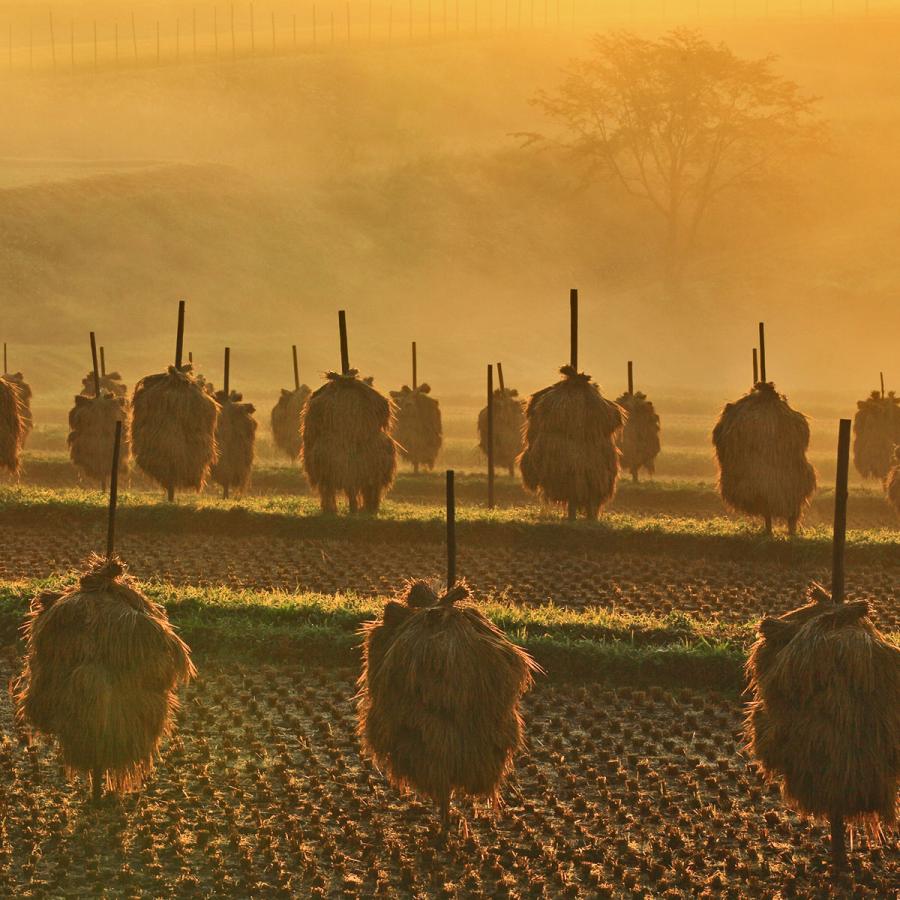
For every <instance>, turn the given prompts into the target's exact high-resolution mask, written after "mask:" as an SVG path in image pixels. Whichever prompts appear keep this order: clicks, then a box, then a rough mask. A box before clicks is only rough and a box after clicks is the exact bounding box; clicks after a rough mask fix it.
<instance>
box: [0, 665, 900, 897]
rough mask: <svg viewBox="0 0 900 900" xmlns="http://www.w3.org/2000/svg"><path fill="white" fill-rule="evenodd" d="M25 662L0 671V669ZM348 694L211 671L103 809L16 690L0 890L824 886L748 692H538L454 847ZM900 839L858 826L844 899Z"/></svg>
mask: <svg viewBox="0 0 900 900" xmlns="http://www.w3.org/2000/svg"><path fill="white" fill-rule="evenodd" d="M17 667H18V661H17V660H16V659H15V658H14V657H12V656H7V657H5V658H4V659H3V660H2V662H0V671H2V675H3V677H4V679H6V678H8V677H10V676H11V675H12V674H13V673H14V672H15V671H16V670H17ZM354 690H355V688H354V683H353V673H347V674H334V673H326V672H318V671H314V672H308V671H307V672H303V671H301V670H292V669H289V668H266V669H264V670H262V671H259V670H258V669H249V668H241V667H236V666H230V667H229V669H228V671H224V670H220V669H215V668H210V669H208V670H204V667H203V665H202V660H201V676H200V679H199V680H198V681H197V682H196V683H195V684H194V685H193V686H191V687H190V688H189V689H188V690H187V692H186V698H185V705H184V709H183V711H182V713H181V715H180V723H179V732H178V735H177V736H176V737H174V738H173V739H172V740H170V742H169V743H168V745H167V746H166V747H165V748H164V751H163V756H162V760H161V763H160V765H159V766H158V768H157V770H156V772H155V774H154V775H153V776H152V777H151V779H150V781H149V782H148V783H147V784H146V785H145V788H144V789H143V790H142V791H141V792H140V793H138V794H134V795H130V796H128V797H126V798H125V799H124V800H123V801H121V802H118V801H109V800H108V801H107V802H106V803H105V805H104V806H103V807H101V808H99V809H95V808H93V807H92V806H91V805H90V804H89V803H88V801H87V794H88V789H87V786H86V784H85V783H83V782H80V783H76V784H73V785H69V784H66V783H65V781H64V778H63V775H62V772H61V768H60V765H59V763H58V759H57V757H56V755H55V752H54V751H53V750H52V749H51V748H49V747H47V746H28V745H27V742H26V739H25V735H23V734H22V733H21V732H19V731H18V730H17V729H16V727H15V725H14V722H13V717H12V711H11V709H10V704H9V699H8V697H6V696H4V698H3V700H2V702H0V723H2V728H3V734H4V735H5V737H4V738H3V739H2V741H0V757H2V765H0V786H2V796H3V798H4V803H5V809H4V816H3V817H2V819H0V822H2V825H0V893H2V894H3V895H5V896H18V897H43V896H53V897H76V896H84V895H85V894H86V893H87V892H90V893H91V894H92V895H93V896H129V897H179V896H181V897H197V896H222V897H298V896H303V897H325V896H328V897H342V896H343V897H361V896H392V897H414V896H424V895H427V896H445V897H457V896H458V897H462V896H466V897H472V896H475V897H479V896H489V897H603V896H617V897H621V896H633V897H647V898H649V897H669V898H677V897H695V896H726V897H747V896H753V897H762V896H775V895H776V894H778V895H779V896H795V895H801V896H813V895H815V896H827V895H828V894H827V889H826V888H824V887H823V885H825V884H827V879H826V872H827V838H826V830H825V828H824V827H822V826H820V825H814V824H809V823H806V822H803V821H801V820H799V819H798V818H797V817H796V816H795V815H793V814H792V813H790V812H786V811H784V810H783V808H782V805H781V803H780V802H779V800H778V798H777V796H775V794H774V793H773V792H772V791H771V790H769V789H768V788H767V787H766V786H765V784H764V783H763V782H762V781H761V779H760V777H759V776H758V774H757V773H756V771H755V769H754V768H753V767H752V765H750V764H749V763H748V762H747V761H746V760H745V759H744V758H743V756H742V755H741V752H740V749H739V736H738V734H739V730H740V717H741V710H740V704H739V702H738V700H737V699H736V698H732V697H728V696H723V695H717V694H715V693H704V694H698V693H694V692H689V691H680V692H678V693H676V694H671V693H669V692H666V691H663V690H657V689H651V690H649V691H646V692H645V691H638V690H631V689H622V688H620V689H619V690H617V691H614V690H605V689H597V688H596V687H591V688H590V689H585V688H579V687H556V686H551V685H549V684H546V683H544V684H539V685H538V687H537V688H536V689H535V691H534V692H533V693H532V695H531V696H530V698H529V700H528V703H527V709H526V722H527V730H528V735H529V750H528V752H526V753H525V754H524V756H522V757H521V758H520V759H519V761H518V765H517V769H516V776H515V779H514V781H513V782H512V783H511V784H510V785H509V786H508V787H507V788H506V789H505V791H504V795H503V801H504V804H505V806H504V808H502V809H500V810H499V811H498V812H497V813H496V814H492V813H491V812H490V811H488V810H486V809H479V810H474V809H473V808H472V807H471V805H470V804H468V803H463V804H461V805H460V806H458V808H457V809H458V812H459V813H461V814H462V816H464V818H465V821H466V824H467V830H466V827H464V826H463V824H462V822H461V821H459V819H457V821H456V822H455V823H454V828H453V830H452V833H451V836H450V837H449V839H448V840H447V842H446V844H445V845H444V844H442V843H441V841H440V840H439V838H438V835H437V832H436V827H435V817H434V815H433V814H432V810H431V809H430V807H429V806H427V805H425V804H422V803H420V802H418V801H416V800H414V799H412V798H409V797H405V796H400V795H398V794H397V793H396V792H395V791H394V790H393V789H391V788H390V787H389V786H388V785H387V784H386V782H385V781H384V779H383V778H382V777H381V775H380V774H379V773H378V772H377V771H376V770H375V769H374V768H373V767H372V766H371V765H370V764H369V763H368V762H365V761H363V760H361V759H360V756H359V751H358V742H357V739H356V736H355V717H354V709H353V704H352V696H353V694H354ZM897 849H898V848H897V845H896V843H894V844H888V845H886V846H880V845H871V844H869V842H868V841H867V840H866V838H865V837H864V836H862V835H858V836H857V844H856V849H855V851H854V854H853V865H852V868H851V874H850V876H849V877H848V880H847V881H846V882H845V884H843V885H842V887H841V890H842V891H846V892H847V894H846V895H847V896H850V895H852V896H854V897H869V896H871V897H888V896H892V892H893V891H894V890H895V889H896V888H897V887H898V881H897V878H898V874H897V869H896V867H895V866H894V865H893V863H892V860H893V861H894V862H895V861H896V853H897ZM97 885H103V886H105V887H104V888H103V889H101V892H100V894H99V895H98V894H95V891H96V889H97V888H96V886H97ZM778 892H781V893H778ZM840 895H842V896H843V894H840Z"/></svg>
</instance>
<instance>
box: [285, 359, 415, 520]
mask: <svg viewBox="0 0 900 900" xmlns="http://www.w3.org/2000/svg"><path fill="white" fill-rule="evenodd" d="M325 379H326V380H325V384H323V385H322V386H321V387H320V388H318V389H317V390H315V391H314V392H313V393H312V395H311V396H310V398H309V400H308V401H307V404H306V412H305V413H304V416H303V428H302V435H301V437H302V444H303V467H304V469H305V471H306V475H307V478H308V479H309V483H310V485H311V486H312V487H313V489H315V490H316V491H318V494H319V498H320V501H321V504H322V510H323V511H324V512H335V511H336V510H337V500H336V497H337V493H338V492H339V491H343V492H344V493H345V494H346V495H347V501H348V503H349V507H350V511H351V512H356V511H357V510H358V509H359V508H360V506H362V508H363V509H365V510H366V511H367V512H371V513H375V512H377V511H378V508H379V506H380V504H381V498H382V497H383V495H384V493H385V492H386V491H387V490H388V488H390V486H391V485H392V484H393V481H394V474H395V472H396V470H397V459H396V452H395V445H394V441H393V440H392V438H391V436H390V432H391V428H392V426H393V422H394V410H393V404H392V403H391V401H390V400H389V399H388V398H387V397H385V396H384V394H382V393H380V392H379V391H377V390H376V389H375V388H374V387H373V386H372V380H371V379H362V378H360V377H359V375H358V373H357V371H356V369H350V370H348V372H347V373H346V374H345V375H341V374H339V373H338V372H328V373H327V374H326V376H325Z"/></svg>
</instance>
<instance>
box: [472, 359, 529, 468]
mask: <svg viewBox="0 0 900 900" xmlns="http://www.w3.org/2000/svg"><path fill="white" fill-rule="evenodd" d="M497 382H498V384H499V386H498V387H497V388H496V389H495V390H494V392H493V403H492V406H493V411H494V440H493V448H494V466H495V468H496V467H497V466H500V467H501V468H504V469H507V470H508V471H509V474H510V477H512V476H513V475H514V474H515V465H516V458H517V457H518V455H519V454H520V453H521V452H522V429H523V427H524V425H525V410H524V407H523V404H522V401H521V400H520V399H519V392H518V391H517V390H515V389H514V388H507V387H506V384H505V382H504V380H503V364H502V363H499V362H498V363H497ZM487 425H488V408H487V406H485V407H484V409H482V410H481V412H480V413H479V414H478V446H479V448H480V449H481V452H482V453H483V454H484V455H485V456H487V451H488V446H489V445H490V442H489V441H488V435H487V431H488V429H487Z"/></svg>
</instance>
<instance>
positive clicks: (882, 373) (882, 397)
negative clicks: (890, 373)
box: [878, 372, 884, 400]
mask: <svg viewBox="0 0 900 900" xmlns="http://www.w3.org/2000/svg"><path fill="white" fill-rule="evenodd" d="M878 374H879V375H880V376H881V399H882V400H884V372H879V373H878Z"/></svg>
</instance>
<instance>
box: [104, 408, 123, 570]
mask: <svg viewBox="0 0 900 900" xmlns="http://www.w3.org/2000/svg"><path fill="white" fill-rule="evenodd" d="M121 446H122V420H121V419H117V420H116V436H115V438H114V439H113V458H112V472H111V473H110V476H109V521H108V523H107V526H106V558H107V559H108V560H110V559H112V558H113V553H115V549H116V503H117V502H118V500H119V449H120V447H121Z"/></svg>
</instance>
